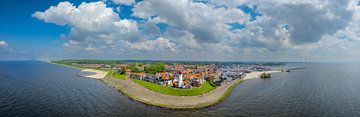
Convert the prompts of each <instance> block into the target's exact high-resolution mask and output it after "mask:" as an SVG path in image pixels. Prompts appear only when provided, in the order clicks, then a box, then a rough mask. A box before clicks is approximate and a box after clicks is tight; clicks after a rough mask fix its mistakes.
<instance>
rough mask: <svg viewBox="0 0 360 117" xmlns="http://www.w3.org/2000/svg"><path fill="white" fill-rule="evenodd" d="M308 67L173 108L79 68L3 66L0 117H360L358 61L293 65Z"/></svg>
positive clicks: (20, 63) (33, 64)
mask: <svg viewBox="0 0 360 117" xmlns="http://www.w3.org/2000/svg"><path fill="white" fill-rule="evenodd" d="M290 65H292V66H308V67H309V68H306V69H302V70H297V71H294V72H290V73H276V74H274V75H273V78H271V79H266V80H264V79H252V80H248V81H246V82H243V83H241V84H240V85H238V86H237V87H236V88H234V90H233V92H232V93H231V94H230V95H229V97H228V98H227V99H226V100H225V101H223V102H221V103H220V104H218V105H215V106H212V107H209V108H203V109H194V110H171V109H164V108H158V107H152V106H147V105H144V104H142V103H139V102H136V101H133V100H131V99H129V98H128V97H126V96H124V95H123V94H121V93H120V92H119V91H117V90H116V89H114V88H113V87H111V86H108V85H106V84H104V83H103V82H101V81H99V80H95V79H87V78H82V77H78V76H76V74H77V73H78V72H79V70H78V69H73V68H69V67H63V66H58V65H53V64H48V63H42V62H35V61H12V62H0V116H1V117H6V116H21V117H24V116H35V117H38V116H123V117H128V116H171V117H175V116H275V117H279V116H280V117H281V116H323V117H330V116H342V117H345V116H346V117H351V116H352V117H359V116H360V64H359V63H292V64H290Z"/></svg>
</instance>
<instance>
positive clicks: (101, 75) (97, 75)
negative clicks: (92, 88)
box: [77, 69, 107, 79]
mask: <svg viewBox="0 0 360 117" xmlns="http://www.w3.org/2000/svg"><path fill="white" fill-rule="evenodd" d="M80 72H91V73H95V74H93V75H82V74H80V73H78V74H77V75H78V76H81V77H85V78H93V79H102V78H105V76H106V75H107V72H105V71H100V70H94V69H82V70H80Z"/></svg>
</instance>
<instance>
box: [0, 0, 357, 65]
mask: <svg viewBox="0 0 360 117" xmlns="http://www.w3.org/2000/svg"><path fill="white" fill-rule="evenodd" d="M359 5H360V2H359V1H358V0H341V1H340V0H100V1H98V0H69V1H63V0H46V1H43V0H1V1H0V15H1V18H0V24H1V26H0V60H33V59H39V58H44V57H47V56H48V57H50V58H51V59H118V60H129V59H131V60H192V61H193V60H195V61H359V60H360V39H359V38H358V37H359V35H360V22H359V21H360V6H359Z"/></svg>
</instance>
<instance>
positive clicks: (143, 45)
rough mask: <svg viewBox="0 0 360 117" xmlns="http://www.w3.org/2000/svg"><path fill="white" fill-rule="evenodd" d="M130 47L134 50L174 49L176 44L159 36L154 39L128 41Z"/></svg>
mask: <svg viewBox="0 0 360 117" xmlns="http://www.w3.org/2000/svg"><path fill="white" fill-rule="evenodd" d="M128 46H129V47H130V48H133V49H136V50H146V51H172V52H174V51H176V46H175V44H174V43H172V42H170V40H169V39H166V38H163V37H159V38H157V39H155V40H145V41H140V42H136V43H128Z"/></svg>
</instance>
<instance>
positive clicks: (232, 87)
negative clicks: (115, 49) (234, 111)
mask: <svg viewBox="0 0 360 117" xmlns="http://www.w3.org/2000/svg"><path fill="white" fill-rule="evenodd" d="M108 76H111V75H108ZM107 78H110V77H107ZM112 79H115V78H112ZM116 80H119V79H116ZM102 81H103V82H105V83H107V84H110V85H112V86H113V87H115V88H116V89H117V90H119V91H121V92H122V93H123V94H125V95H126V96H128V97H129V98H130V99H133V100H136V101H138V102H141V103H144V104H146V105H150V106H156V107H162V108H169V109H196V108H205V107H210V106H213V105H216V104H218V103H220V102H222V101H223V100H225V99H226V98H227V97H228V95H229V94H230V93H231V92H232V90H233V89H234V88H235V87H236V86H237V85H238V84H239V83H241V82H243V81H244V80H243V79H238V80H235V81H234V82H233V84H231V86H230V87H228V88H227V89H226V91H225V92H224V93H223V94H222V96H220V97H219V98H218V99H216V100H214V101H209V102H206V103H199V104H196V105H191V106H173V105H167V104H160V103H155V102H152V101H149V100H146V99H141V98H138V97H137V96H134V95H132V94H131V93H129V92H128V91H127V90H126V88H124V87H123V86H121V85H118V84H116V83H111V82H109V81H108V80H105V79H102ZM184 97H185V98H186V96H184Z"/></svg>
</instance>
